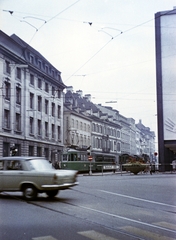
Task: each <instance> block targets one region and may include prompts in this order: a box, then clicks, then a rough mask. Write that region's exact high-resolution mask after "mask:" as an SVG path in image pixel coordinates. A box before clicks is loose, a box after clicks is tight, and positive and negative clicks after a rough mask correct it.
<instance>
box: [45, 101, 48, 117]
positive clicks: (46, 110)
mask: <svg viewBox="0 0 176 240" xmlns="http://www.w3.org/2000/svg"><path fill="white" fill-rule="evenodd" d="M45 114H48V100H45Z"/></svg>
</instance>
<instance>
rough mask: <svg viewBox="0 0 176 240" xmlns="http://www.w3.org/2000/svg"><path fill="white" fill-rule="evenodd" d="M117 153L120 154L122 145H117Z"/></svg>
mask: <svg viewBox="0 0 176 240" xmlns="http://www.w3.org/2000/svg"><path fill="white" fill-rule="evenodd" d="M117 152H120V143H119V142H118V143H117Z"/></svg>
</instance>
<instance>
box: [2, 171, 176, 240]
mask: <svg viewBox="0 0 176 240" xmlns="http://www.w3.org/2000/svg"><path fill="white" fill-rule="evenodd" d="M78 181H79V185H78V186H76V187H75V188H72V189H71V190H65V191H60V193H59V194H58V195H57V196H56V197H55V198H54V199H52V200H51V199H49V198H47V196H46V195H45V194H44V193H43V194H40V195H39V197H38V199H37V200H36V201H32V202H26V201H24V200H23V198H22V193H19V192H8V193H7V192H2V193H0V239H1V240H14V239H15V240H18V239H19V240H22V239H23V240H66V239H67V240H68V239H73V240H84V239H85V240H86V239H93V240H115V239H116V240H117V239H119V240H123V239H132V240H133V239H134V240H135V239H145V240H146V239H148V240H155V239H160V240H174V239H176V193H175V190H176V174H175V173H165V174H164V173H156V174H153V175H150V174H149V173H148V174H138V175H133V174H128V173H127V174H123V175H121V174H120V173H118V174H117V173H116V174H113V173H112V174H111V173H109V174H104V175H101V174H97V175H95V174H93V175H91V176H89V175H83V174H82V175H79V176H78Z"/></svg>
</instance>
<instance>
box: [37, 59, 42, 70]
mask: <svg viewBox="0 0 176 240" xmlns="http://www.w3.org/2000/svg"><path fill="white" fill-rule="evenodd" d="M38 66H39V68H40V69H41V68H42V63H41V61H38Z"/></svg>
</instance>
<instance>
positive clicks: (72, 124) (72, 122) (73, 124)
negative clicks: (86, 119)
mask: <svg viewBox="0 0 176 240" xmlns="http://www.w3.org/2000/svg"><path fill="white" fill-rule="evenodd" d="M71 121H72V125H71V127H72V128H74V119H73V118H72V120H71Z"/></svg>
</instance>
